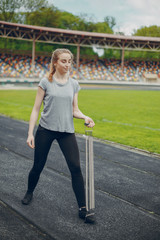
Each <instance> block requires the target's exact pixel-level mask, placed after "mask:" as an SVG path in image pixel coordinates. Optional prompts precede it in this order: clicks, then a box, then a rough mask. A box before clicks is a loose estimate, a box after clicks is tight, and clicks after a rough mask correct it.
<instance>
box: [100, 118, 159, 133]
mask: <svg viewBox="0 0 160 240" xmlns="http://www.w3.org/2000/svg"><path fill="white" fill-rule="evenodd" d="M97 122H107V123H114V124H117V125H123V126H129V127H136V128H143V129H148V130H151V131H160V128H151V127H147V126H139V125H133V124H131V123H122V122H116V121H111V120H108V119H105V118H103V119H102V120H101V121H99V120H98V121H97Z"/></svg>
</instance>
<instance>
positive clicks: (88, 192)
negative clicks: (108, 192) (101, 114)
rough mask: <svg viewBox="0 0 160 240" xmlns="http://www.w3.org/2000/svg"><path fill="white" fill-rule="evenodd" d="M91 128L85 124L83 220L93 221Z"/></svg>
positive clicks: (93, 196)
mask: <svg viewBox="0 0 160 240" xmlns="http://www.w3.org/2000/svg"><path fill="white" fill-rule="evenodd" d="M92 133H93V129H87V127H86V124H85V138H86V185H85V187H86V209H87V214H86V218H85V222H86V223H87V222H90V223H91V222H92V223H93V222H94V220H95V219H94V218H95V216H94V215H95V213H94V209H95V193H94V153H93V137H92Z"/></svg>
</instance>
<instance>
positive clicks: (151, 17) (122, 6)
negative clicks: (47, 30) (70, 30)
mask: <svg viewBox="0 0 160 240" xmlns="http://www.w3.org/2000/svg"><path fill="white" fill-rule="evenodd" d="M48 1H49V3H52V4H53V5H54V6H55V7H57V8H58V9H59V10H64V11H67V12H70V13H73V14H74V15H80V14H87V15H88V16H89V17H92V19H93V20H94V22H98V21H99V22H102V21H103V20H104V17H106V16H112V17H114V18H115V20H116V26H115V27H114V28H113V30H114V32H123V33H124V34H125V35H132V34H133V33H134V30H136V29H138V28H140V27H142V26H151V25H157V26H160V0H48Z"/></svg>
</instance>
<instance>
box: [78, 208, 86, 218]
mask: <svg viewBox="0 0 160 240" xmlns="http://www.w3.org/2000/svg"><path fill="white" fill-rule="evenodd" d="M86 214H87V209H86V208H85V207H83V208H80V209H79V218H82V219H85V217H86Z"/></svg>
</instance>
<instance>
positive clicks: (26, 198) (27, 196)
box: [21, 192, 33, 205]
mask: <svg viewBox="0 0 160 240" xmlns="http://www.w3.org/2000/svg"><path fill="white" fill-rule="evenodd" d="M32 198H33V193H28V192H26V194H25V196H24V198H23V199H22V200H21V202H22V204H24V205H28V204H30V202H31V201H32Z"/></svg>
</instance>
